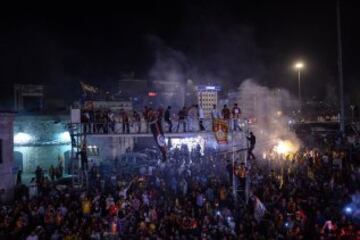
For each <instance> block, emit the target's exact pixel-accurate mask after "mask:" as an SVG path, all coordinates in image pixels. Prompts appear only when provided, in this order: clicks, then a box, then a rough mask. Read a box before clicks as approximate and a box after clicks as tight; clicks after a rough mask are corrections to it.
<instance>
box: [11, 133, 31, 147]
mask: <svg viewBox="0 0 360 240" xmlns="http://www.w3.org/2000/svg"><path fill="white" fill-rule="evenodd" d="M31 140H32V137H31V136H30V135H29V134H27V133H23V132H20V133H17V134H15V136H14V143H15V144H27V143H30V141H31Z"/></svg>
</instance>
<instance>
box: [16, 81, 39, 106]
mask: <svg viewBox="0 0 360 240" xmlns="http://www.w3.org/2000/svg"><path fill="white" fill-rule="evenodd" d="M43 102H44V86H42V85H32V84H27V85H24V84H15V86H14V110H15V111H17V112H40V111H42V110H43V106H44V103H43Z"/></svg>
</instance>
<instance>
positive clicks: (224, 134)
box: [213, 119, 229, 144]
mask: <svg viewBox="0 0 360 240" xmlns="http://www.w3.org/2000/svg"><path fill="white" fill-rule="evenodd" d="M213 126H214V127H213V131H214V133H215V138H216V141H217V142H218V144H227V143H228V139H227V138H228V131H229V125H228V122H227V121H225V120H222V119H214V120H213Z"/></svg>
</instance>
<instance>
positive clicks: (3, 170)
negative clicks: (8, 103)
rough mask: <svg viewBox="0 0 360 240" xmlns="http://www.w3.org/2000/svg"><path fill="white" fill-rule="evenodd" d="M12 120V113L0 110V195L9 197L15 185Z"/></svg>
mask: <svg viewBox="0 0 360 240" xmlns="http://www.w3.org/2000/svg"><path fill="white" fill-rule="evenodd" d="M13 121H14V114H13V113H8V112H0V176H1V181H0V191H1V193H0V197H1V198H5V199H7V198H9V197H10V196H11V195H12V190H13V187H14V185H15V177H16V172H15V171H14V169H13V162H14V161H13Z"/></svg>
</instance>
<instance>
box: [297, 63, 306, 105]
mask: <svg viewBox="0 0 360 240" xmlns="http://www.w3.org/2000/svg"><path fill="white" fill-rule="evenodd" d="M303 68H304V63H303V62H297V63H295V69H296V70H297V72H298V97H299V102H300V109H301V70H302V69H303Z"/></svg>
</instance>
